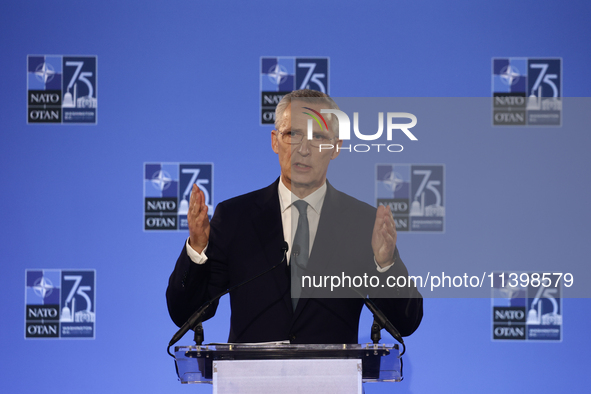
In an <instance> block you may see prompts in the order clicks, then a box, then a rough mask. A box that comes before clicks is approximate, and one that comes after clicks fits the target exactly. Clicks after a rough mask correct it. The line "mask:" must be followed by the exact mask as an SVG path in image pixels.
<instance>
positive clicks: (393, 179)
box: [383, 171, 404, 193]
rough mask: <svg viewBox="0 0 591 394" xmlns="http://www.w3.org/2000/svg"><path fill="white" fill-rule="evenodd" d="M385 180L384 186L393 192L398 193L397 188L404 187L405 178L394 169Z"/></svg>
mask: <svg viewBox="0 0 591 394" xmlns="http://www.w3.org/2000/svg"><path fill="white" fill-rule="evenodd" d="M383 182H384V186H385V187H386V188H387V189H388V190H391V191H392V193H396V190H399V189H400V188H401V187H402V184H403V183H404V180H403V179H402V177H401V176H400V174H398V173H396V172H394V171H391V172H389V173H388V174H387V175H386V176H385V177H384V180H383Z"/></svg>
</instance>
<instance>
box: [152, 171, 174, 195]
mask: <svg viewBox="0 0 591 394" xmlns="http://www.w3.org/2000/svg"><path fill="white" fill-rule="evenodd" d="M171 181H172V178H171V177H170V174H169V173H168V172H166V171H162V170H160V171H158V172H156V173H154V175H153V176H152V185H154V187H155V188H156V189H157V190H160V191H163V190H166V189H168V187H169V186H170V182H171Z"/></svg>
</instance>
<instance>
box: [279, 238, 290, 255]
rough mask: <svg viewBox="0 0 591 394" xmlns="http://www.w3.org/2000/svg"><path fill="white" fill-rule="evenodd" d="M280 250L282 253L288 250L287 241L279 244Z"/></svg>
mask: <svg viewBox="0 0 591 394" xmlns="http://www.w3.org/2000/svg"><path fill="white" fill-rule="evenodd" d="M281 250H282V251H283V252H284V253H287V251H288V250H289V244H288V243H287V241H283V245H281Z"/></svg>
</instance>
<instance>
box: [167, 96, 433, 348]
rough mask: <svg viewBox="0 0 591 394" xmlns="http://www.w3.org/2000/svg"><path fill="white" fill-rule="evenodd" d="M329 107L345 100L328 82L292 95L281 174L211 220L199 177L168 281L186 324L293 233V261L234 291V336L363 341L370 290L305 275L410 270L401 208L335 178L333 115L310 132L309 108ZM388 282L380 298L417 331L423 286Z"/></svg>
mask: <svg viewBox="0 0 591 394" xmlns="http://www.w3.org/2000/svg"><path fill="white" fill-rule="evenodd" d="M310 97H312V98H310ZM327 107H329V108H337V107H336V104H335V103H334V102H333V101H332V100H331V99H330V98H328V97H327V96H326V95H324V94H323V93H320V92H315V91H311V90H302V91H295V92H292V93H290V94H289V95H286V96H285V97H284V98H283V100H282V102H281V103H280V104H279V105H278V106H277V110H276V122H275V127H276V130H273V132H272V134H271V141H272V148H273V151H274V152H275V153H277V154H278V156H279V164H280V167H281V176H280V178H279V179H277V180H276V181H275V182H274V183H273V184H271V185H270V186H268V187H266V188H264V189H261V190H257V191H254V192H251V193H248V194H245V195H242V196H238V197H235V198H233V199H230V200H227V201H224V202H222V203H220V204H219V205H218V207H217V209H216V211H215V214H214V216H213V218H212V221H211V223H209V221H208V219H207V218H208V216H207V207H206V206H205V199H204V196H203V192H202V191H200V190H199V189H198V187H197V186H196V185H195V186H194V187H193V191H192V193H191V201H190V207H189V213H188V220H189V233H190V235H189V239H188V240H187V242H186V243H185V247H184V248H183V251H182V252H181V255H180V256H179V259H178V260H177V263H176V266H175V269H174V271H173V273H172V275H171V276H170V280H169V286H168V289H167V302H168V309H169V313H170V315H171V317H172V319H173V321H174V322H175V323H176V324H177V325H179V326H180V325H182V324H183V323H184V322H185V321H186V320H187V319H188V318H189V317H190V315H191V314H192V313H193V312H194V311H195V310H197V309H198V308H199V306H201V305H202V304H203V303H205V302H206V301H207V300H209V299H211V298H213V297H214V296H215V295H217V294H219V293H221V292H222V291H224V290H226V289H228V288H230V287H232V286H233V285H235V284H237V283H240V282H242V281H244V280H245V279H248V278H251V277H254V276H256V275H257V274H259V273H260V272H263V271H264V270H265V269H267V268H269V267H272V266H273V265H275V264H277V263H278V262H280V261H281V259H282V257H283V251H282V245H283V244H284V242H287V243H288V245H289V247H290V251H291V256H290V258H289V266H288V265H287V264H286V263H287V262H286V263H284V265H283V266H280V267H278V268H277V269H275V270H273V271H271V272H269V273H267V274H265V275H263V276H261V277H259V278H257V279H256V280H254V281H252V282H250V283H248V284H247V285H245V286H243V287H241V288H239V289H236V290H235V291H233V292H231V293H230V305H231V312H232V316H231V324H230V335H229V339H228V341H229V342H266V341H280V340H290V341H291V342H292V343H357V335H358V326H359V316H360V313H361V309H362V307H363V300H361V298H360V297H358V296H356V295H355V294H354V293H352V292H350V291H349V290H346V291H345V292H344V293H343V292H340V293H338V298H335V297H334V294H335V293H331V292H329V291H328V290H327V289H324V290H323V289H317V288H316V289H309V288H305V287H304V288H302V287H301V286H300V285H299V283H300V279H301V276H302V275H309V276H312V275H323V274H326V273H328V272H331V273H334V272H340V271H339V270H341V271H342V272H343V275H347V276H351V277H353V276H355V275H358V274H361V275H363V273H365V274H369V275H371V276H377V277H378V278H380V283H386V278H387V277H388V276H395V277H397V276H400V275H403V276H405V277H408V272H407V270H406V267H405V266H404V263H403V262H402V260H400V256H399V254H398V249H397V248H396V228H395V225H394V220H393V218H392V214H391V212H390V211H389V210H388V209H387V208H385V207H379V208H378V209H377V210H376V209H375V208H373V207H371V206H369V205H367V204H365V203H362V202H360V201H358V200H356V199H354V198H352V197H350V196H348V195H346V194H344V193H341V192H339V191H337V190H336V189H334V188H333V187H332V186H331V185H330V184H329V183H328V182H327V180H326V173H327V170H328V164H329V163H330V161H331V160H332V159H334V158H336V157H337V156H338V155H339V151H338V150H337V149H336V146H340V144H342V141H340V140H338V134H337V133H338V132H334V131H333V130H335V129H336V128H335V127H332V126H333V125H332V124H331V126H329V125H328V123H331V122H330V118H328V119H329V122H328V123H325V125H324V127H323V126H322V123H321V122H319V123H318V124H314V132H313V138H312V139H310V140H308V139H307V138H304V137H305V136H306V130H307V128H306V127H307V126H306V123H307V122H306V121H307V119H308V117H306V116H302V114H306V115H309V114H310V113H311V112H316V113H317V114H319V113H320V109H321V108H327ZM335 123H336V120H335ZM320 146H324V148H322V149H321V148H320ZM329 146H333V148H331V149H327V148H326V147H329ZM302 200H303V201H302ZM296 223H297V226H296ZM297 261H299V262H300V263H297ZM367 290H369V288H367V287H366V288H365V289H362V292H363V293H366V292H367ZM378 290H380V289H378ZM386 290H390V292H389V293H384V292H383V291H382V290H380V291H377V292H375V293H374V294H372V295H373V296H374V297H378V298H374V301H375V302H376V304H377V305H378V306H379V307H380V308H381V309H382V310H383V311H384V313H385V314H386V316H387V317H388V318H389V319H390V320H391V322H392V323H393V324H394V326H396V327H397V328H398V330H399V331H400V333H401V334H402V335H403V336H405V335H410V334H411V333H412V332H414V330H416V328H417V327H418V325H419V324H420V321H421V318H422V315H423V308H422V298H421V296H420V294H419V293H418V291H417V290H416V288H414V287H413V286H409V287H406V288H395V289H394V290H391V289H386ZM386 295H387V296H389V298H379V297H384V296H386ZM215 307H217V303H216V305H215ZM215 307H214V308H211V312H210V313H209V315H208V316H207V317H208V318H209V317H211V316H213V314H214V313H215Z"/></svg>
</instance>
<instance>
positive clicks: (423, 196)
mask: <svg viewBox="0 0 591 394" xmlns="http://www.w3.org/2000/svg"><path fill="white" fill-rule="evenodd" d="M444 186H445V185H444V166H443V165H442V164H377V165H376V192H375V194H376V203H377V205H378V206H379V205H385V206H386V207H389V208H390V210H391V211H392V214H393V215H394V222H395V223H396V231H411V232H444V219H445V201H444Z"/></svg>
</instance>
